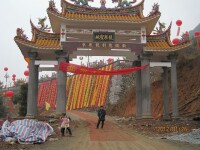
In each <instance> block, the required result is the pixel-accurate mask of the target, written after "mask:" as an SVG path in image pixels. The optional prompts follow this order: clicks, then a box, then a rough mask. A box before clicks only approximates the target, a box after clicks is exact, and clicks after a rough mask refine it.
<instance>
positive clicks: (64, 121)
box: [60, 113, 72, 136]
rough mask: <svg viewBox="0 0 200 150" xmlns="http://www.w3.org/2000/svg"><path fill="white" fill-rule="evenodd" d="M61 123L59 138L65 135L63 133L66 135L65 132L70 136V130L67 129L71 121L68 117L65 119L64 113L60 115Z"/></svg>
mask: <svg viewBox="0 0 200 150" xmlns="http://www.w3.org/2000/svg"><path fill="white" fill-rule="evenodd" d="M60 119H61V121H62V123H61V129H60V132H61V136H64V135H65V131H66V133H67V131H68V132H69V135H70V136H72V131H71V128H70V127H69V122H70V121H71V119H70V117H67V115H66V114H65V113H63V114H62V116H61V117H60Z"/></svg>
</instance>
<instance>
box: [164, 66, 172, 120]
mask: <svg viewBox="0 0 200 150" xmlns="http://www.w3.org/2000/svg"><path fill="white" fill-rule="evenodd" d="M168 70H169V69H168V68H167V67H163V71H164V75H163V86H164V115H163V119H164V120H169V119H170V117H169V90H168Z"/></svg>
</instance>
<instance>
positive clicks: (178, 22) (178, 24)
mask: <svg viewBox="0 0 200 150" xmlns="http://www.w3.org/2000/svg"><path fill="white" fill-rule="evenodd" d="M176 25H177V26H178V31H177V36H179V34H180V30H181V28H180V26H181V25H182V21H181V20H177V21H176Z"/></svg>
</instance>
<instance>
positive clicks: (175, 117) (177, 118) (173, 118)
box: [172, 116, 180, 120]
mask: <svg viewBox="0 0 200 150" xmlns="http://www.w3.org/2000/svg"><path fill="white" fill-rule="evenodd" d="M172 120H180V117H179V116H172Z"/></svg>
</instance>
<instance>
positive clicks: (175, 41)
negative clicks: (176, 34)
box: [172, 38, 180, 45]
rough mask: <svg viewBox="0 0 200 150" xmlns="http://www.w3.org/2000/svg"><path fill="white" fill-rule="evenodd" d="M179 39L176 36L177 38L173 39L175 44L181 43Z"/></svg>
mask: <svg viewBox="0 0 200 150" xmlns="http://www.w3.org/2000/svg"><path fill="white" fill-rule="evenodd" d="M179 41H180V40H179V39H178V38H175V39H173V40H172V43H173V44H174V45H177V44H178V43H179Z"/></svg>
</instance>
